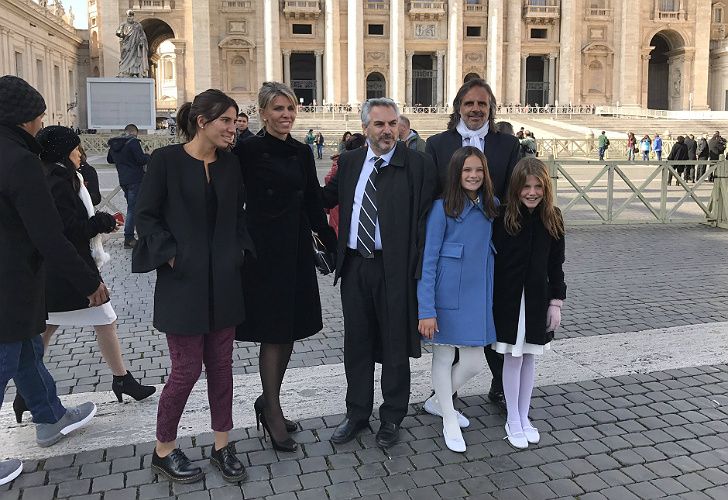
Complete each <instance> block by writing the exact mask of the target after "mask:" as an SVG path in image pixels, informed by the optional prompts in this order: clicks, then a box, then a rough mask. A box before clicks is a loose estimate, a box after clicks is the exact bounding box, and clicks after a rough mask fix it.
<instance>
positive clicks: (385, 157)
mask: <svg viewBox="0 0 728 500" xmlns="http://www.w3.org/2000/svg"><path fill="white" fill-rule="evenodd" d="M368 144H369V141H368V140H367V145H368ZM395 149H396V143H395V147H393V148H392V149H391V150H389V151H388V152H386V153H384V154H383V155H382V156H377V155H376V154H375V153H374V151H373V150H372V148H371V146H369V147H368V148H367V156H366V158H364V164H365V165H366V164H367V162H368V161H371V160H372V159H374V158H381V159H382V160H384V164H383V165H382V166H385V165H389V162H390V161H391V160H392V156H394V150H395Z"/></svg>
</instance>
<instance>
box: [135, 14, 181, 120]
mask: <svg viewBox="0 0 728 500" xmlns="http://www.w3.org/2000/svg"><path fill="white" fill-rule="evenodd" d="M139 22H140V23H141V25H142V27H143V28H144V33H145V34H146V35H147V45H148V46H149V54H148V55H149V78H153V79H154V90H155V96H156V101H157V115H158V116H157V120H158V121H159V122H160V123H162V122H165V120H166V118H168V117H169V115H171V114H173V113H174V112H175V110H176V109H177V77H178V76H179V77H183V75H177V74H176V68H175V60H176V54H175V51H174V45H172V43H171V42H168V40H170V39H173V38H175V35H174V31H173V30H172V27H171V26H170V25H169V24H167V23H166V22H164V21H162V20H161V19H156V18H153V17H150V18H147V19H142V20H141V21H139ZM165 42H166V43H165Z"/></svg>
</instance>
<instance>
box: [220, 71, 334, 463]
mask: <svg viewBox="0 0 728 500" xmlns="http://www.w3.org/2000/svg"><path fill="white" fill-rule="evenodd" d="M258 109H260V116H261V119H262V120H263V124H264V127H265V135H263V136H260V137H252V138H250V139H248V140H246V141H245V142H243V143H241V144H238V145H237V146H236V148H235V151H234V152H235V153H236V154H237V155H238V158H239V160H240V165H241V168H242V173H243V179H244V181H245V187H246V208H247V213H248V227H249V229H250V236H251V237H252V239H253V243H254V244H255V248H256V255H257V258H256V259H255V260H251V261H250V262H246V264H245V267H244V273H243V276H244V280H245V284H246V287H245V322H244V323H242V324H241V325H240V326H238V329H237V335H236V338H237V340H243V341H248V342H260V357H259V364H260V380H261V383H262V385H263V394H262V395H261V397H259V398H258V399H257V400H256V402H255V408H254V411H255V413H256V418H258V419H259V421H260V423H262V424H263V428H264V430H265V431H267V432H268V433H269V434H270V437H271V441H272V444H273V447H274V448H275V449H277V450H281V451H295V449H296V448H297V444H296V442H295V441H293V439H291V437H290V435H289V432H290V431H291V430H295V429H296V426H295V423H293V422H290V421H287V420H286V419H285V418H284V416H283V410H282V409H281V405H280V390H281V384H282V383H283V377H284V376H285V373H286V368H287V366H288V361H289V360H290V357H291V353H292V352H293V343H294V342H295V341H296V340H301V339H304V338H307V337H310V336H311V335H314V334H315V333H317V332H319V331H320V330H321V329H322V328H323V320H322V318H321V299H320V297H319V290H318V280H317V278H316V267H315V260H314V253H313V246H312V241H311V231H314V232H316V233H317V234H318V236H319V237H320V239H321V241H322V242H323V243H324V245H326V247H327V248H328V249H329V251H331V252H333V251H335V250H336V234H335V233H334V230H333V229H332V228H331V227H330V226H329V225H328V222H327V220H326V214H325V213H324V207H323V204H322V202H321V192H320V191H321V187H320V186H319V183H318V179H317V177H316V166H315V163H314V158H313V154H312V152H311V149H310V148H309V147H308V146H307V145H306V144H302V143H300V142H298V141H297V140H295V139H293V138H292V137H291V129H292V127H293V124H294V123H295V120H296V109H297V108H296V96H295V94H294V93H293V91H292V90H291V89H290V88H289V87H288V86H287V85H284V84H282V83H278V82H266V83H264V84H263V86H262V87H261V89H260V91H259V92H258ZM272 298H275V300H271V299H272Z"/></svg>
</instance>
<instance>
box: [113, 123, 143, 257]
mask: <svg viewBox="0 0 728 500" xmlns="http://www.w3.org/2000/svg"><path fill="white" fill-rule="evenodd" d="M138 134H139V129H138V128H137V126H136V125H134V124H133V123H130V124H129V125H127V126H126V127H125V128H124V134H123V135H121V136H120V137H112V138H111V139H109V142H108V145H109V153H108V154H107V155H106V161H107V162H108V163H113V164H115V165H116V172H117V173H118V174H119V185H120V186H121V189H122V190H123V191H124V198H126V207H127V208H126V220H125V222H124V248H134V245H136V238H134V214H135V210H134V207H135V206H136V200H137V196H138V195H139V188H140V186H141V185H142V179H143V178H144V166H145V165H146V164H147V163H149V155H148V154H146V153H145V152H144V150H143V149H142V142H141V141H140V140H139V139H138V138H137V135H138Z"/></svg>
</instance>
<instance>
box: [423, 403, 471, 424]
mask: <svg viewBox="0 0 728 500" xmlns="http://www.w3.org/2000/svg"><path fill="white" fill-rule="evenodd" d="M422 408H423V409H424V410H425V411H426V412H427V413H429V414H430V415H435V416H436V417H440V418H442V410H440V403H438V402H437V400H436V399H435V396H432V397H431V398H429V399H428V400H427V401H425V404H424V405H422ZM455 413H456V414H457V416H458V425H459V426H460V428H461V429H465V428H466V427H468V426H469V425H470V420H468V419H467V417H466V416H465V415H463V414H462V413H460V412H459V411H457V410H455Z"/></svg>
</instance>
